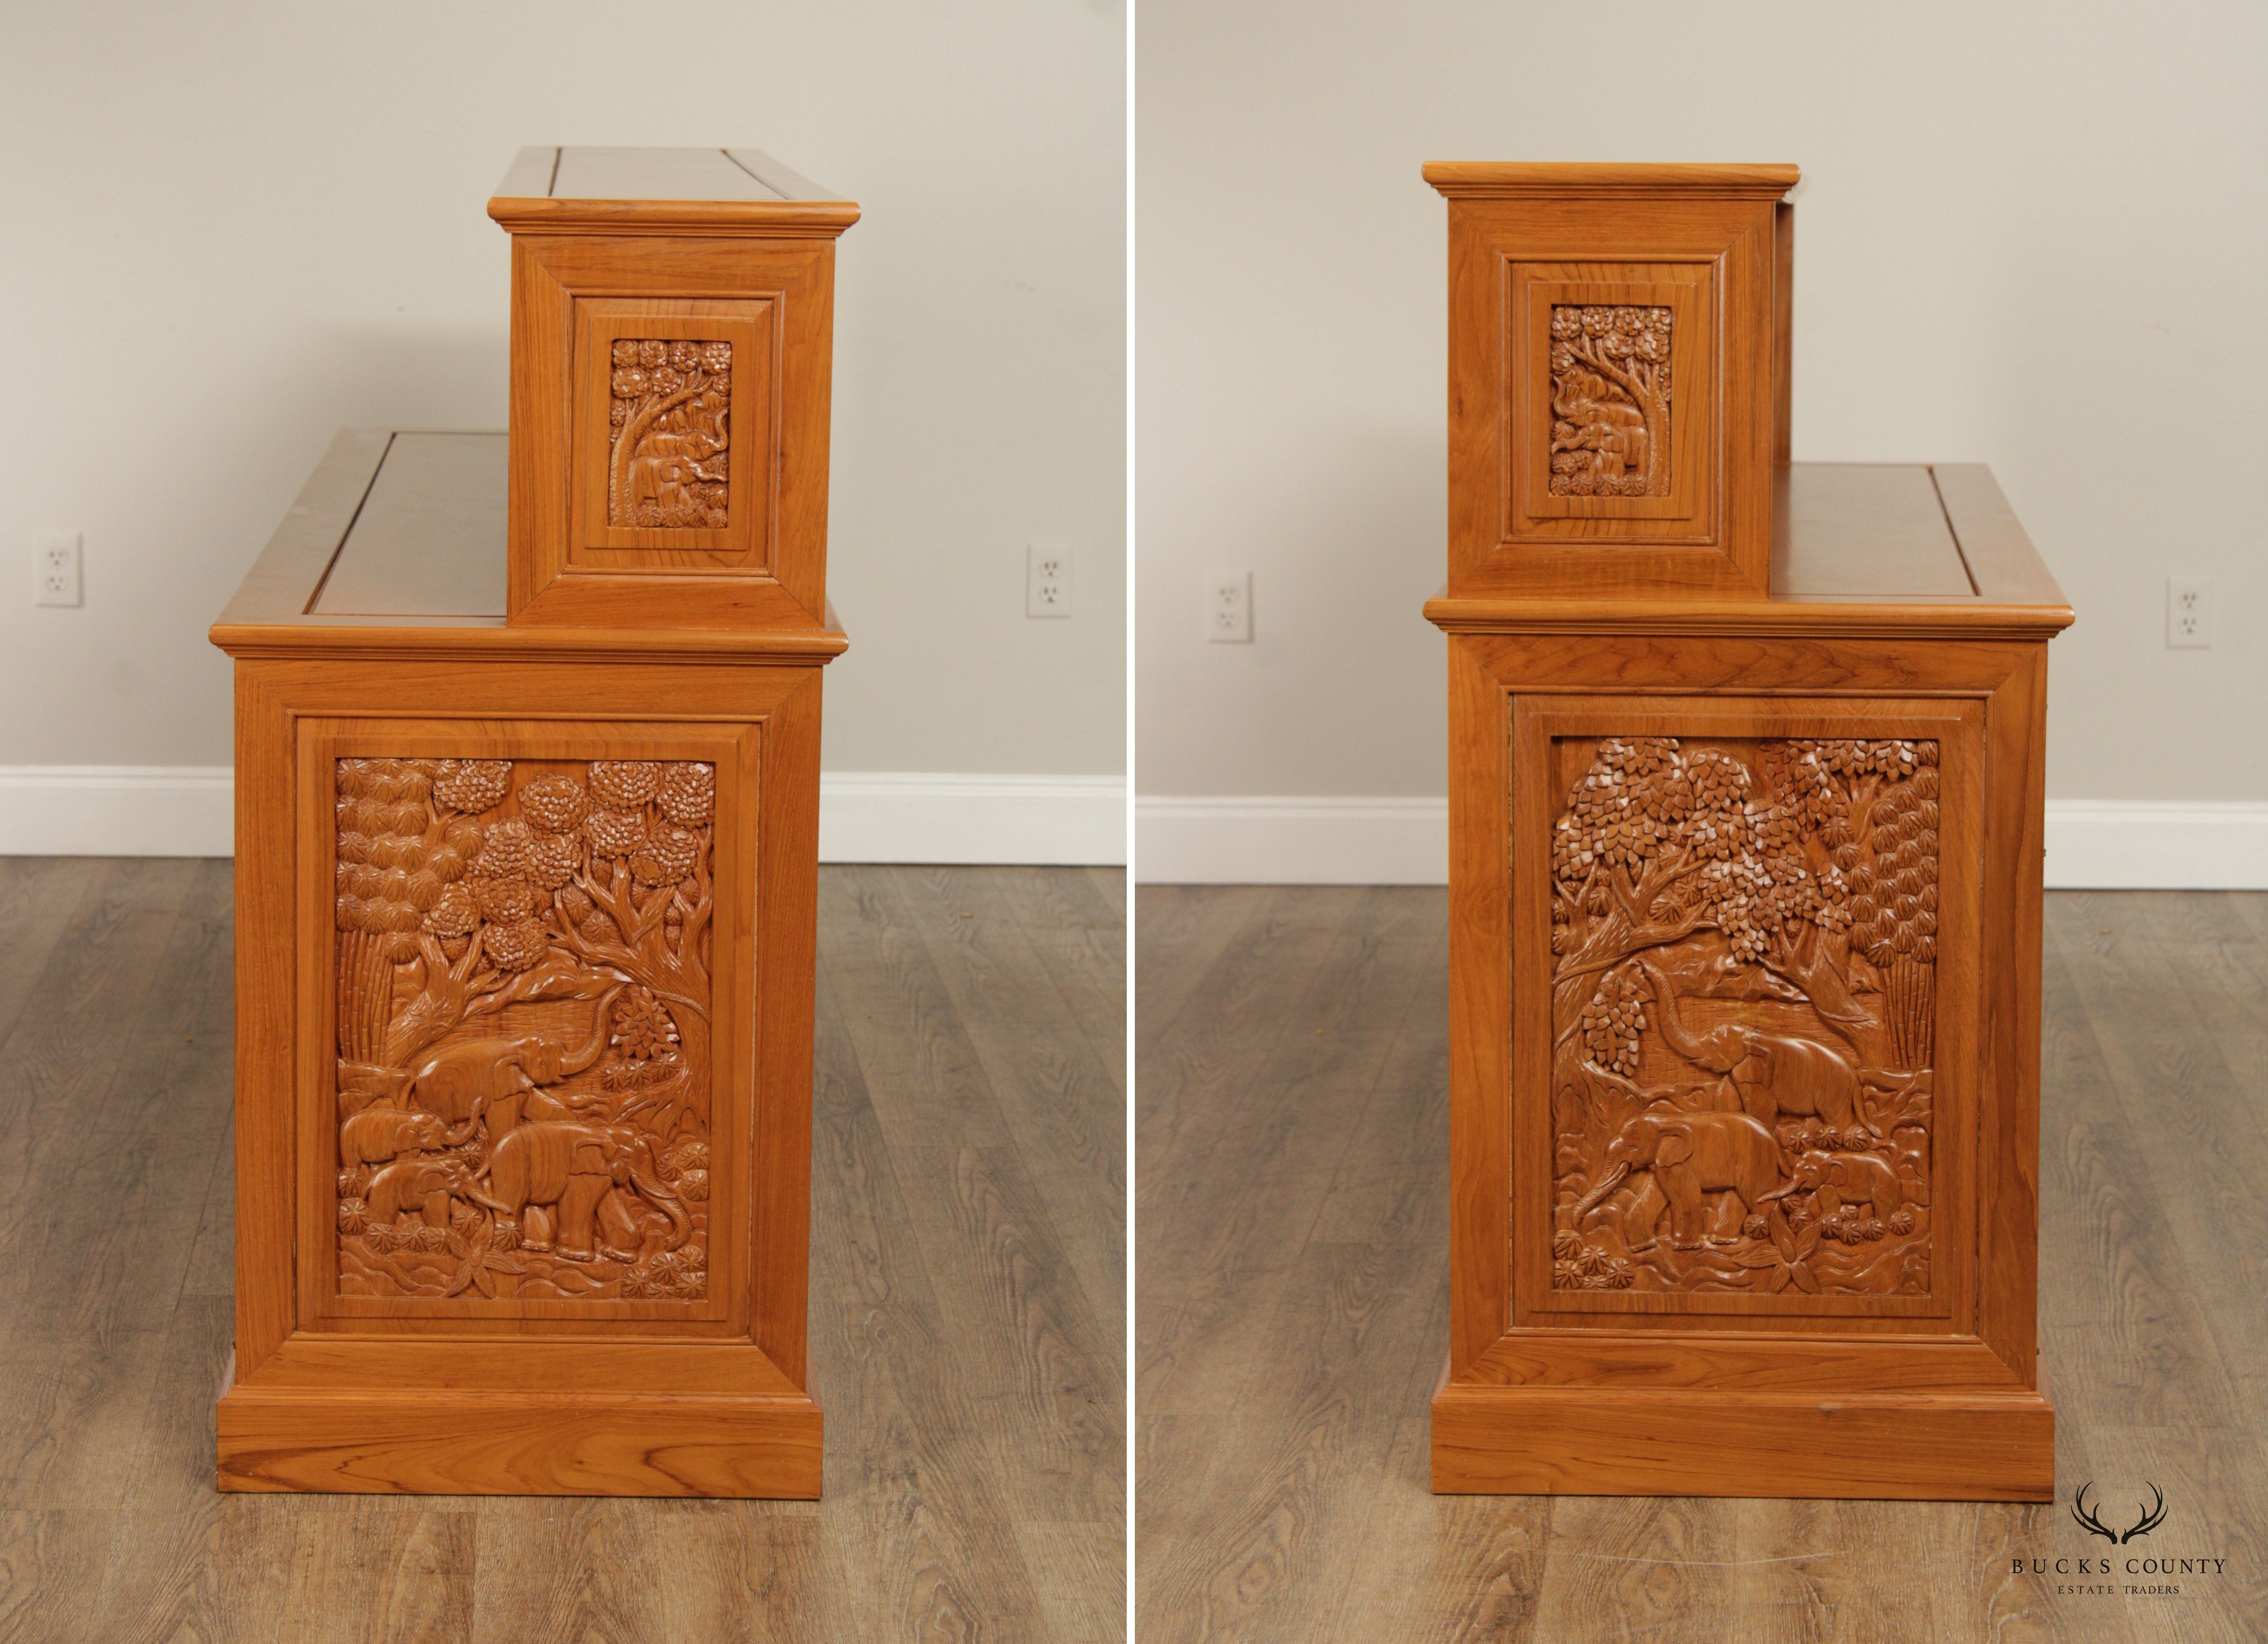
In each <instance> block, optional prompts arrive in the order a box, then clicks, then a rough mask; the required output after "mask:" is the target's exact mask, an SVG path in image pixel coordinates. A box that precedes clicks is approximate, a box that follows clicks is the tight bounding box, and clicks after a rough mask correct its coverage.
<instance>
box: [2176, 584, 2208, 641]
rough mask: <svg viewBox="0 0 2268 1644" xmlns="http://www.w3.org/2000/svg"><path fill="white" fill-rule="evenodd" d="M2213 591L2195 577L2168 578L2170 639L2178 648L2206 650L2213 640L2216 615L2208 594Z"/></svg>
mask: <svg viewBox="0 0 2268 1644" xmlns="http://www.w3.org/2000/svg"><path fill="white" fill-rule="evenodd" d="M2209 592H2210V590H2209V589H2207V588H2206V587H2205V584H2204V583H2201V582H2198V581H2196V580H2195V579H2194V578H2191V577H2185V576H2169V577H2168V578H2166V643H2167V644H2168V645H2169V646H2171V647H2172V648H2174V649H2175V650H2204V649H2205V647H2206V646H2208V645H2210V644H2212V643H2213V618H2212V613H2211V612H2210V611H2209V610H2208V609H2207V605H2208V604H2209V603H2210V602H2209V601H2208V600H2207V599H2206V598H2205V596H2206V594H2207V593H2209Z"/></svg>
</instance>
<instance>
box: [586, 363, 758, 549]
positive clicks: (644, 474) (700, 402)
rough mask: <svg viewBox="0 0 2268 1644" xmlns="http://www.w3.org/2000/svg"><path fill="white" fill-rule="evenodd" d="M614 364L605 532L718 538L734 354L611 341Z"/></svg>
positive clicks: (723, 519) (727, 484) (726, 485)
mask: <svg viewBox="0 0 2268 1644" xmlns="http://www.w3.org/2000/svg"><path fill="white" fill-rule="evenodd" d="M612 363H613V367H614V370H613V374H612V376H611V377H610V378H608V389H609V391H610V392H609V398H608V407H607V426H608V434H607V523H608V525H615V526H642V527H653V528H659V529H675V530H695V529H703V528H718V529H721V528H722V527H723V526H724V525H725V524H727V523H728V521H729V520H730V518H731V508H732V493H731V485H732V480H731V474H730V471H729V468H728V465H727V459H728V457H729V455H730V447H731V444H732V435H731V430H730V428H729V426H728V423H729V421H730V418H731V414H732V407H733V345H732V344H731V343H730V342H726V341H695V340H689V339H686V338H655V337H644V338H640V337H617V338H615V341H614V348H613V356H612Z"/></svg>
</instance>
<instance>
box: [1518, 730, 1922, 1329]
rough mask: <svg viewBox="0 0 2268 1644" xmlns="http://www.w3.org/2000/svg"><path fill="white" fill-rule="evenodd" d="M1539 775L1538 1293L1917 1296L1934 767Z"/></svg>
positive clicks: (1601, 751)
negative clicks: (1547, 787) (1549, 1166)
mask: <svg viewBox="0 0 2268 1644" xmlns="http://www.w3.org/2000/svg"><path fill="white" fill-rule="evenodd" d="M1553 759H1554V771H1555V780H1556V781H1557V782H1559V783H1561V784H1563V786H1562V787H1561V789H1560V791H1562V792H1564V793H1565V803H1564V804H1563V805H1562V806H1561V808H1560V810H1559V812H1558V815H1557V818H1556V820H1555V823H1554V826H1553V831H1552V835H1551V862H1550V871H1551V921H1552V923H1551V952H1552V993H1551V1024H1552V1033H1553V1051H1552V1071H1551V1092H1552V1094H1551V1121H1552V1132H1553V1140H1554V1162H1553V1175H1554V1186H1555V1193H1554V1211H1553V1222H1552V1244H1551V1284H1552V1287H1553V1288H1554V1289H1557V1290H1563V1291H1565V1290H1624V1291H1652V1292H1672V1293H1680V1292H1682V1293H1695V1292H1719V1293H1735V1294H1744V1295H1775V1294H1810V1295H1851V1296H1899V1295H1903V1296H1917V1295H1927V1294H1929V1291H1930V1261H1931V1254H1932V1252H1931V1244H1930V1215H1931V1211H1930V1178H1931V1172H1932V1157H1931V1151H1932V1150H1931V1136H1932V1125H1933V1118H1932V1113H1933V1094H1932V1088H1931V1064H1932V1061H1933V1033H1934V1024H1935V1019H1936V975H1937V950H1938V927H1937V920H1938V838H1939V827H1938V824H1939V814H1938V802H1939V773H1938V745H1937V744H1936V743H1935V742H1934V741H1930V740H1920V739H1917V740H1888V741H1856V740H1839V741H1837V740H1816V739H1766V738H1710V739H1698V738H1668V737H1631V738H1619V737H1609V738H1560V739H1558V740H1557V741H1555V743H1554V744H1553Z"/></svg>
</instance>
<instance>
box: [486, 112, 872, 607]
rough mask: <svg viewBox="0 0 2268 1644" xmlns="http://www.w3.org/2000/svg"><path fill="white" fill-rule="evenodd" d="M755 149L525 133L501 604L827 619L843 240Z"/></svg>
mask: <svg viewBox="0 0 2268 1644" xmlns="http://www.w3.org/2000/svg"><path fill="white" fill-rule="evenodd" d="M828 193H829V191H828V190H827V189H824V188H821V187H819V186H818V185H817V184H815V183H812V182H809V181H807V180H805V179H804V178H801V177H799V176H797V175H796V174H795V173H794V172H791V171H789V170H788V169H787V168H786V167H785V166H784V165H780V164H779V163H778V162H777V161H776V160H774V159H772V158H770V156H768V155H765V154H762V153H759V152H757V151H756V150H754V149H528V150H523V151H522V152H521V155H520V158H519V161H518V163H517V164H515V165H513V167H512V174H511V175H510V176H509V177H507V178H506V179H505V180H504V192H503V193H502V194H499V195H498V196H497V198H496V199H494V200H491V201H490V202H489V215H490V216H491V217H494V218H495V219H496V220H497V222H498V223H501V224H504V227H505V228H507V229H509V230H510V231H512V502H511V524H510V535H511V544H512V549H511V554H510V557H509V575H508V576H507V578H506V582H505V590H504V608H505V612H506V614H507V617H508V620H511V621H512V622H513V623H516V624H518V623H528V624H541V625H543V626H547V627H567V628H582V627H611V628H667V627H677V626H683V627H698V628H819V627H821V626H823V624H824V620H825V614H824V613H825V609H826V603H827V481H828V451H827V443H828V407H829V399H830V385H831V383H832V378H833V371H834V351H835V238H836V235H838V234H840V233H841V232H842V231H843V230H844V229H845V228H847V227H849V226H850V224H851V223H853V222H855V221H856V220H857V218H858V207H857V206H855V205H852V204H851V203H850V202H848V201H842V200H834V199H830V198H828Z"/></svg>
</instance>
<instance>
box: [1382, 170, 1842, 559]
mask: <svg viewBox="0 0 2268 1644" xmlns="http://www.w3.org/2000/svg"><path fill="white" fill-rule="evenodd" d="M1425 179H1426V180H1427V181H1428V182H1430V183H1432V185H1433V186H1434V187H1435V188H1437V189H1438V190H1440V193H1441V194H1444V195H1446V196H1447V199H1448V202H1449V212H1448V217H1449V299H1448V305H1449V407H1448V416H1449V592H1450V593H1451V594H1452V595H1453V596H1456V597H1460V598H1486V597H1491V596H1497V595H1509V594H1514V593H1529V594H1552V595H1560V596H1567V595H1576V594H1588V595H1603V596H1609V597H1615V596H1631V597H1649V596H1661V595H1664V594H1683V595H1687V596H1707V597H1713V598H1749V599H1754V598H1762V597H1763V596H1764V591H1765V588H1766V586H1767V583H1768V581H1769V577H1770V561H1771V547H1772V537H1773V534H1774V515H1775V494H1774V493H1775V487H1774V475H1775V470H1776V469H1780V468H1784V467H1785V466H1786V449H1787V405H1788V400H1787V395H1786V389H1785V386H1784V385H1785V382H1786V376H1787V372H1788V371H1789V356H1788V348H1789V339H1790V335H1791V331H1790V326H1789V316H1790V312H1791V310H1790V307H1789V298H1788V288H1789V284H1790V282H1791V281H1792V279H1793V268H1792V266H1791V265H1792V261H1793V243H1794V242H1793V215H1792V213H1793V208H1792V207H1790V206H1788V205H1787V204H1786V203H1785V202H1784V201H1783V200H1782V198H1781V197H1782V196H1783V195H1784V194H1786V192H1787V191H1788V189H1789V188H1791V187H1793V186H1794V184H1795V182H1796V180H1797V172H1796V168H1795V167H1793V166H1792V165H1749V166H1741V165H1700V166H1692V167H1683V166H1674V165H1636V166H1633V165H1597V166H1593V165H1518V164H1473V165H1468V164H1437V165H1428V166H1426V167H1425ZM1617 332H1622V333H1625V334H1622V335H1616V333H1617ZM1609 345H1611V347H1609ZM1563 463H1565V464H1572V465H1574V468H1573V470H1572V471H1570V472H1567V473H1562V464H1563ZM1633 466H1635V467H1639V468H1643V470H1644V471H1645V476H1646V478H1645V480H1644V481H1643V482H1641V481H1640V479H1639V477H1638V475H1637V474H1636V473H1631V467H1633ZM1594 480H1595V481H1596V483H1597V484H1599V485H1601V486H1604V487H1607V488H1610V489H1612V490H1613V492H1614V494H1612V495H1609V494H1607V493H1606V492H1605V491H1594V489H1593V484H1594Z"/></svg>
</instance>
